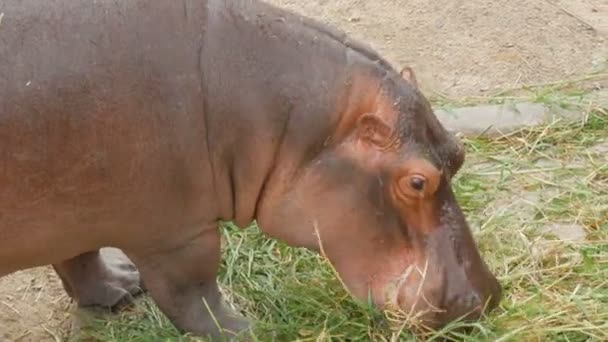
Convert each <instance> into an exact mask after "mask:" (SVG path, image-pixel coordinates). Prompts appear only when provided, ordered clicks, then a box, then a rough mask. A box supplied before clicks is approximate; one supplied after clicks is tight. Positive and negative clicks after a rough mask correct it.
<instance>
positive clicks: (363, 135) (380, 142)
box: [357, 114, 392, 147]
mask: <svg viewBox="0 0 608 342" xmlns="http://www.w3.org/2000/svg"><path fill="white" fill-rule="evenodd" d="M357 132H358V136H359V139H360V140H361V141H364V142H366V143H369V144H373V145H376V146H379V147H383V146H386V145H388V144H389V142H390V137H391V135H392V129H391V128H390V127H389V125H387V124H386V122H385V121H384V120H383V119H382V118H381V117H379V116H377V115H374V114H363V115H362V116H361V117H360V118H359V120H357Z"/></svg>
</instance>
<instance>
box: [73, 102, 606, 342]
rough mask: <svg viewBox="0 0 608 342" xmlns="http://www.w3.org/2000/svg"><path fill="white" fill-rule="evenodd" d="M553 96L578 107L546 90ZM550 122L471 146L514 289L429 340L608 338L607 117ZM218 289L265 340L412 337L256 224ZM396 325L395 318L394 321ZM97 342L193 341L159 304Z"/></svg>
mask: <svg viewBox="0 0 608 342" xmlns="http://www.w3.org/2000/svg"><path fill="white" fill-rule="evenodd" d="M544 96H545V97H546V98H547V97H550V98H551V99H557V98H560V99H562V100H560V101H563V99H565V98H567V99H570V100H571V99H572V98H571V97H570V94H568V96H561V97H560V96H557V95H555V94H545V95H544ZM586 110H588V111H589V113H588V114H589V115H588V116H587V118H586V120H585V121H584V122H575V123H570V124H566V123H552V124H550V125H547V126H545V127H538V128H533V129H529V130H525V131H522V132H518V133H517V134H512V135H509V136H505V137H501V138H498V139H489V138H476V139H469V140H465V143H466V145H467V150H468V156H467V162H466V164H465V167H464V168H463V170H462V171H461V173H460V174H459V175H458V176H457V177H456V179H455V180H454V190H455V192H456V194H457V197H458V199H459V202H460V204H461V206H462V208H463V210H464V211H465V212H466V214H467V217H468V220H469V222H470V224H471V227H472V229H473V231H474V234H475V237H476V239H477V241H478V244H479V248H480V250H481V252H482V255H483V256H484V258H485V259H486V261H487V262H488V263H489V265H490V267H491V269H492V270H493V271H494V272H495V273H496V274H497V276H498V278H499V280H500V282H501V283H502V285H503V287H504V297H503V300H502V302H501V304H500V306H499V308H497V309H496V310H495V311H494V312H493V313H492V314H491V315H490V316H489V317H487V319H484V320H481V321H479V322H474V323H469V324H468V325H469V326H471V327H472V328H473V329H472V331H471V332H469V333H468V334H466V335H464V334H462V333H459V332H458V331H457V330H456V329H455V328H456V327H459V326H462V325H463V323H459V322H456V323H454V324H452V325H451V326H448V327H446V328H445V329H443V330H442V331H440V332H437V333H435V334H434V335H433V336H430V337H429V338H427V340H431V341H432V340H438V339H439V338H440V337H444V338H448V340H466V341H541V340H542V341H606V340H608V155H607V154H606V153H603V154H602V153H594V152H593V151H594V149H593V147H594V146H596V145H597V144H599V143H600V142H601V141H602V140H603V141H604V142H605V143H607V144H608V115H607V113H606V111H603V110H601V109H600V108H586ZM555 223H567V224H574V225H577V226H580V227H581V228H582V229H584V231H585V233H586V238H585V239H583V240H579V241H564V240H560V239H559V238H556V237H555V236H553V235H552V234H551V233H550V232H547V231H546V230H545V228H546V227H549V226H550V225H551V224H555ZM222 233H223V235H224V246H225V247H224V259H223V262H222V268H221V274H220V275H219V278H220V281H221V283H222V285H223V288H224V291H226V294H227V296H228V298H230V299H231V301H232V302H234V303H235V304H236V305H237V306H238V307H239V308H240V309H241V310H242V311H243V312H244V313H245V315H246V316H248V317H250V318H253V319H254V323H255V325H254V328H253V330H252V332H251V333H250V335H248V337H249V338H251V339H253V340H258V341H296V340H298V341H409V340H415V338H414V337H413V336H412V335H410V334H409V333H408V332H407V330H403V331H394V330H392V329H391V328H390V326H389V324H388V322H387V321H388V320H387V319H386V318H387V317H388V318H390V317H389V316H387V315H388V314H387V313H382V312H378V311H376V310H374V309H372V308H370V307H369V306H367V305H363V304H361V303H358V302H356V301H354V300H353V299H351V298H350V297H349V296H348V294H347V293H346V292H345V291H344V290H343V289H342V287H341V285H340V282H339V281H338V280H337V279H336V277H335V275H334V273H333V271H332V269H331V268H330V267H329V265H328V264H327V263H326V262H325V261H324V260H323V259H322V258H321V257H319V256H318V255H316V254H314V253H312V252H309V251H306V250H302V249H295V248H290V247H288V246H286V245H285V244H283V243H281V242H278V241H273V240H269V239H266V238H264V237H262V236H261V235H260V233H259V231H258V229H257V227H255V226H252V227H249V228H248V229H245V230H239V229H237V228H235V227H233V226H231V225H230V224H225V225H224V226H223V227H222ZM393 321H394V320H393ZM84 336H86V339H87V340H100V341H121V342H122V341H188V340H196V339H194V338H188V337H183V336H180V335H179V334H178V333H177V332H176V331H175V330H174V328H173V327H172V326H171V324H169V323H168V321H167V320H166V319H165V318H164V317H163V315H162V314H161V313H160V311H159V310H158V309H157V308H156V307H155V305H154V304H152V302H151V301H149V300H147V299H146V300H144V301H143V302H140V303H139V305H138V306H137V307H135V308H133V309H130V310H128V311H125V312H123V313H121V314H120V315H118V316H116V317H112V318H110V319H106V320H99V321H96V322H94V323H92V324H91V325H90V326H89V327H88V328H87V329H86V330H85V331H84Z"/></svg>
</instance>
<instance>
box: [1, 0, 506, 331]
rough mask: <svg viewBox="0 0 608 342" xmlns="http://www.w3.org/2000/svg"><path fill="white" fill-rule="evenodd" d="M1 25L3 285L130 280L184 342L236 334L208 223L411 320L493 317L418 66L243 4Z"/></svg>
mask: <svg viewBox="0 0 608 342" xmlns="http://www.w3.org/2000/svg"><path fill="white" fill-rule="evenodd" d="M0 13H3V14H2V15H1V17H2V21H1V23H0V276H3V275H7V274H9V273H11V272H15V271H18V270H23V269H27V268H31V267H37V266H41V265H53V267H54V269H55V271H56V272H57V274H58V275H59V277H60V278H61V280H62V282H63V286H64V288H65V290H66V291H67V293H68V294H69V295H70V296H71V297H72V298H73V299H74V300H75V302H77V303H78V304H79V306H81V307H87V306H102V307H114V306H116V305H117V304H118V303H121V302H124V301H127V302H128V301H129V300H130V299H131V298H132V297H133V295H136V294H137V293H138V292H139V291H140V290H141V288H142V286H141V284H140V283H141V281H143V282H144V283H145V290H146V291H147V292H148V293H149V295H150V296H151V298H152V299H153V300H154V302H155V303H156V304H157V305H158V307H159V308H160V309H161V310H162V312H163V313H164V314H165V315H166V316H167V317H168V318H169V319H170V321H171V322H172V323H173V324H174V325H175V327H177V328H178V330H179V331H181V332H183V333H191V334H194V335H200V336H204V335H210V336H221V335H224V336H226V335H228V336H233V335H230V334H229V333H236V332H239V331H243V330H246V329H247V328H248V327H249V326H250V323H248V321H247V319H245V318H244V317H242V316H240V315H239V314H237V313H235V312H232V311H231V310H230V309H229V308H228V306H227V305H225V303H224V299H223V298H222V297H221V295H220V292H219V290H218V283H217V280H216V273H217V270H218V264H219V262H220V235H219V232H218V222H219V221H233V222H235V224H237V225H238V226H245V225H248V224H249V223H251V222H253V221H254V220H256V221H257V223H258V224H259V227H260V229H261V231H262V232H263V233H264V234H265V235H266V236H268V237H272V238H276V239H280V240H282V241H284V242H286V243H288V244H289V245H291V246H296V247H305V248H309V249H311V250H315V251H318V252H320V251H321V250H322V251H323V255H324V256H325V257H327V258H328V260H329V261H330V262H331V263H332V265H333V266H334V267H335V269H336V270H337V272H338V273H339V275H340V277H341V279H342V280H343V281H344V283H345V285H346V287H347V289H348V291H349V292H350V293H351V294H352V295H353V297H354V298H358V299H361V300H366V299H367V298H371V300H372V302H373V304H374V305H376V306H377V307H378V308H380V309H400V310H403V311H404V312H409V313H412V314H416V315H417V317H418V321H419V322H421V324H422V325H424V326H427V327H430V328H439V327H442V326H444V325H446V324H447V323H449V322H452V321H454V320H455V319H458V318H463V319H466V320H476V319H479V318H480V317H481V316H482V315H483V314H484V313H486V312H488V311H489V310H491V309H492V308H493V307H495V306H496V305H497V302H498V301H499V299H500V297H501V286H500V285H499V283H498V281H497V279H496V278H495V277H494V275H493V274H492V273H491V272H490V271H489V269H488V267H487V266H486V264H485V263H484V261H483V260H482V259H481V256H480V254H479V252H478V249H477V247H476V244H475V241H474V239H473V237H472V234H471V232H470V229H469V227H468V225H467V222H466V220H465V217H464V216H463V213H462V211H461V209H460V208H459V206H458V204H457V201H456V199H455V196H454V194H453V192H452V190H451V185H450V183H451V179H452V177H453V176H454V174H455V173H456V172H457V171H458V170H459V168H460V167H461V165H462V164H463V162H464V158H465V156H464V149H463V146H462V145H461V144H460V143H459V142H458V140H457V139H456V138H455V137H453V136H452V135H451V134H450V133H448V132H447V131H446V130H445V129H444V128H443V127H442V125H441V124H440V123H439V122H438V120H437V119H436V117H435V115H434V114H433V111H432V109H431V107H430V105H429V103H428V101H427V100H426V99H425V97H424V96H423V95H422V94H421V92H420V91H419V89H418V86H417V84H416V81H415V76H414V72H413V71H412V69H411V68H408V67H406V68H404V69H403V70H402V71H398V70H396V69H394V68H393V67H392V66H391V65H390V64H389V63H388V62H387V61H385V60H384V59H383V58H382V57H381V56H379V55H378V54H377V53H376V52H374V51H373V50H372V49H370V48H369V47H367V46H366V45H364V44H363V43H360V42H358V41H356V40H353V39H351V38H349V37H348V36H347V35H345V34H344V33H342V32H341V31H338V30H335V29H332V28H330V27H328V26H325V25H323V24H321V23H319V22H317V21H315V20H312V19H309V18H306V17H303V16H300V15H297V14H294V13H292V12H289V11H286V10H282V9H279V8H276V7H274V6H271V5H269V4H267V3H264V2H261V1H254V0H249V1H245V0H230V1H225V0H208V1H205V0H184V1H144V0H130V1H115V0H96V1H84V0H49V1H40V0H3V1H2V2H0ZM104 247H113V248H116V249H117V250H118V251H119V253H120V254H119V260H118V261H117V260H116V256H115V257H114V258H112V260H111V261H110V260H109V259H108V257H107V256H106V255H105V254H104V253H100V249H101V250H103V248H104ZM368 295H370V296H371V297H368ZM201 299H204V301H205V302H206V304H207V305H204V304H203V300H201ZM210 312H211V313H212V314H213V315H214V317H212V316H211V314H210ZM214 318H215V319H217V321H218V323H219V324H220V326H221V328H218V327H217V325H216V324H215V322H214V320H213V319H214Z"/></svg>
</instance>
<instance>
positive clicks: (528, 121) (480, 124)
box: [435, 102, 582, 136]
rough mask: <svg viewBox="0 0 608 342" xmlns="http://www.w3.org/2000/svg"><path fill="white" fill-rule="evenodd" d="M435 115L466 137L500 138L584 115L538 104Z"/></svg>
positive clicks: (511, 105) (483, 108)
mask: <svg viewBox="0 0 608 342" xmlns="http://www.w3.org/2000/svg"><path fill="white" fill-rule="evenodd" d="M435 114H436V115H437V118H438V119H439V121H441V123H442V124H443V125H444V126H445V127H446V129H448V130H449V131H453V132H458V133H462V134H463V135H465V136H477V135H488V136H500V135H503V134H509V133H512V132H515V131H518V130H521V129H523V128H526V127H533V126H538V125H542V124H546V123H549V122H551V121H552V120H555V119H558V118H562V119H568V120H573V119H578V118H580V117H582V114H581V113H579V112H575V111H568V110H564V109H561V108H548V107H546V106H545V105H543V104H537V103H528V102H523V103H517V104H506V105H486V106H476V107H463V108H456V109H441V108H440V109H436V110H435Z"/></svg>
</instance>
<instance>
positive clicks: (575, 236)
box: [542, 223, 587, 242]
mask: <svg viewBox="0 0 608 342" xmlns="http://www.w3.org/2000/svg"><path fill="white" fill-rule="evenodd" d="M542 232H543V233H545V234H551V235H554V236H555V237H556V238H558V239H560V240H562V241H567V242H581V241H585V239H586V238H587V232H586V231H585V228H584V227H583V226H581V225H578V224H575V223H554V224H551V225H549V226H547V227H544V228H543V229H542Z"/></svg>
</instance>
